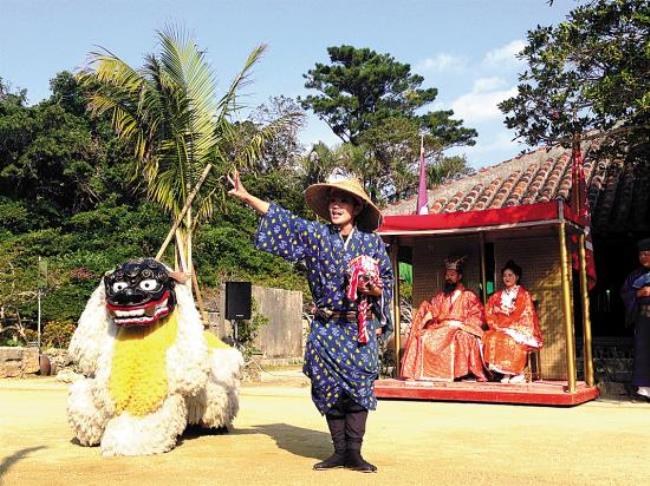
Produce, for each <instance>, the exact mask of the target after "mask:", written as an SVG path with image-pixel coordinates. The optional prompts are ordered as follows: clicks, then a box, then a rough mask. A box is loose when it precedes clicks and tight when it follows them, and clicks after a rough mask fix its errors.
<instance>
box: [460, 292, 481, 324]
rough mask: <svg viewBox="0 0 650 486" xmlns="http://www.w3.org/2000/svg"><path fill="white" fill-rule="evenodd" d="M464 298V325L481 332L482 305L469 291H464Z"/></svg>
mask: <svg viewBox="0 0 650 486" xmlns="http://www.w3.org/2000/svg"><path fill="white" fill-rule="evenodd" d="M464 296H466V300H465V302H464V303H463V304H464V309H465V315H466V316H467V317H466V318H465V325H467V326H469V327H471V328H473V329H476V330H477V331H480V332H482V331H483V322H484V316H483V304H481V301H480V300H479V298H478V296H477V295H476V294H475V293H474V292H471V291H465V292H464Z"/></svg>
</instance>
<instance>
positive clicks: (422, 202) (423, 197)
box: [416, 136, 429, 214]
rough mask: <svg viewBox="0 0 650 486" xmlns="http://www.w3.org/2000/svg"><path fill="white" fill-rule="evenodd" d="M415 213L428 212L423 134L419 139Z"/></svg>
mask: <svg viewBox="0 0 650 486" xmlns="http://www.w3.org/2000/svg"><path fill="white" fill-rule="evenodd" d="M416 214H429V198H428V196H427V167H426V164H425V163H424V136H422V138H421V139H420V185H419V186H418V206H417V212H416Z"/></svg>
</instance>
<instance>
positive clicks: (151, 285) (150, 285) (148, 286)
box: [140, 278, 158, 291]
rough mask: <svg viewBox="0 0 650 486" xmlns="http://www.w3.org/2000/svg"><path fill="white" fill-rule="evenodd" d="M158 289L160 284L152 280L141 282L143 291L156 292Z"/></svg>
mask: <svg viewBox="0 0 650 486" xmlns="http://www.w3.org/2000/svg"><path fill="white" fill-rule="evenodd" d="M157 287H158V282H157V281H156V280H154V279H152V278H148V279H147V280H143V281H142V282H140V288H141V289H142V290H147V291H151V290H155V289H156V288H157Z"/></svg>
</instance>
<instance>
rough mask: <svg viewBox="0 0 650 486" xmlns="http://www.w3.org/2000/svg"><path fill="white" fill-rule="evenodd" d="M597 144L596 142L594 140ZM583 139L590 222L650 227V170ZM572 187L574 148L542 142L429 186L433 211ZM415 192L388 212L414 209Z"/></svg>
mask: <svg viewBox="0 0 650 486" xmlns="http://www.w3.org/2000/svg"><path fill="white" fill-rule="evenodd" d="M594 147H595V145H594ZM591 148H592V146H591V142H589V143H585V144H583V150H584V152H585V164H584V170H585V177H586V179H587V183H588V187H589V192H588V195H589V200H590V203H591V207H592V225H593V227H594V230H600V231H628V230H633V231H638V230H647V229H650V224H649V223H650V221H649V220H648V219H649V218H648V216H649V215H650V211H649V208H648V205H649V202H650V173H648V171H647V170H646V171H635V169H634V167H633V166H632V165H631V164H624V163H623V162H622V161H621V160H600V159H599V160H596V159H595V158H594V157H592V150H591ZM570 193H571V152H570V150H567V149H564V148H562V147H552V148H550V149H548V148H540V149H537V150H535V151H533V152H530V153H527V154H524V155H522V156H520V157H516V158H514V159H511V160H507V161H505V162H502V163H500V164H497V165H494V166H491V167H487V168H484V169H480V170H479V171H478V172H476V173H474V174H471V175H467V176H464V177H461V178H456V179H453V180H450V181H448V182H446V183H443V184H440V185H437V186H434V187H433V188H432V189H430V190H429V191H428V197H429V212H430V213H450V212H455V211H472V210H483V209H493V208H503V207H508V206H517V205H522V204H533V203H537V202H548V201H552V200H554V199H558V198H562V199H565V200H567V201H568V200H569V197H570ZM415 204H416V196H413V197H410V198H408V199H404V200H401V201H398V202H396V203H393V204H390V205H389V206H387V207H386V208H385V209H384V211H383V213H384V214H385V215H398V214H415Z"/></svg>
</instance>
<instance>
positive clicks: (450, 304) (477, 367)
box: [400, 257, 487, 381]
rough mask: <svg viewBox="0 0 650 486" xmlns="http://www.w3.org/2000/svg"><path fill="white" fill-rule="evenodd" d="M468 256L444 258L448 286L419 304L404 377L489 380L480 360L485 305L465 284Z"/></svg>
mask: <svg viewBox="0 0 650 486" xmlns="http://www.w3.org/2000/svg"><path fill="white" fill-rule="evenodd" d="M464 259H465V257H461V258H449V259H447V260H446V261H445V287H444V289H443V291H442V292H440V293H438V294H436V295H435V296H434V297H433V299H431V301H430V302H429V301H424V302H422V304H420V307H419V309H418V312H417V313H416V315H415V317H414V319H413V324H412V325H411V332H410V333H409V337H408V339H407V341H406V347H405V350H404V358H403V360H402V369H401V372H400V375H401V376H402V377H403V378H405V379H411V380H427V381H454V379H456V378H467V379H471V377H470V376H469V375H470V374H471V375H473V376H474V378H475V379H476V380H477V381H487V378H486V377H485V373H484V370H483V363H482V360H481V336H482V335H483V330H482V328H481V326H482V324H483V305H482V304H481V301H480V300H479V298H478V297H477V295H476V294H475V293H474V292H472V291H471V290H467V289H466V288H465V287H464V285H463V283H462V279H463V269H462V263H463V261H464Z"/></svg>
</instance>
